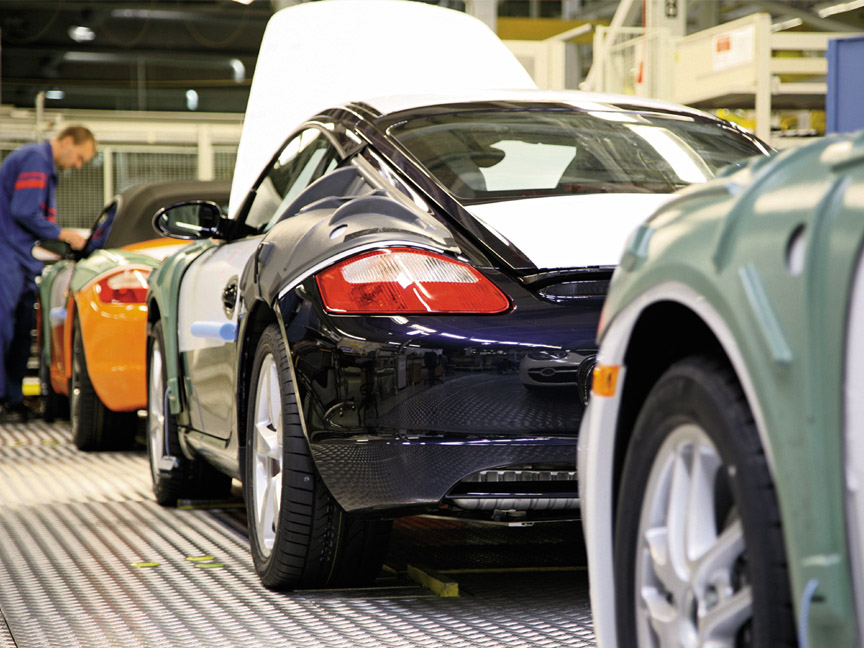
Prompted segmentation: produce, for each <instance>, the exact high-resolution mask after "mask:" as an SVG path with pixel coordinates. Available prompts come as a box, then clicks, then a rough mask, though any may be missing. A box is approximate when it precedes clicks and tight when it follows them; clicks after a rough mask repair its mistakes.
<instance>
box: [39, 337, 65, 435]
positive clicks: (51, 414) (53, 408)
mask: <svg viewBox="0 0 864 648" xmlns="http://www.w3.org/2000/svg"><path fill="white" fill-rule="evenodd" d="M39 384H40V387H41V389H40V395H41V400H42V419H43V420H44V421H45V422H46V423H53V422H54V421H56V420H57V419H58V418H63V419H68V418H69V398H67V397H66V396H64V395H63V394H58V393H57V392H56V391H54V387H53V386H52V385H51V371H50V369H49V367H48V363H47V362H46V361H45V357H44V355H43V354H42V353H40V354H39Z"/></svg>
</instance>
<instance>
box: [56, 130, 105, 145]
mask: <svg viewBox="0 0 864 648" xmlns="http://www.w3.org/2000/svg"><path fill="white" fill-rule="evenodd" d="M66 137H71V138H72V141H73V142H75V144H79V145H80V144H84V143H85V142H93V147H94V148H95V147H96V137H95V136H94V135H93V132H92V131H91V130H90V129H89V128H87V127H85V126H79V125H74V126H67V127H66V128H64V129H63V130H62V131H60V134H59V135H57V139H58V140H61V139H64V138H66Z"/></svg>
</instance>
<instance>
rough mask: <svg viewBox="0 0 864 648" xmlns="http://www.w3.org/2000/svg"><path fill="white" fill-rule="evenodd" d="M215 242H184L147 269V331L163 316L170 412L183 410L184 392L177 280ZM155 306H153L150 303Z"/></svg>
mask: <svg viewBox="0 0 864 648" xmlns="http://www.w3.org/2000/svg"><path fill="white" fill-rule="evenodd" d="M215 245H217V243H216V242H215V241H213V240H211V239H206V240H203V241H197V242H195V243H193V244H191V245H187V246H186V247H184V248H182V249H181V250H179V251H178V252H176V253H175V254H173V255H171V256H169V257H168V258H167V259H165V261H164V262H163V263H162V264H161V265H160V266H159V267H158V268H156V269H155V270H154V271H153V272H151V273H150V277H149V278H148V281H147V283H148V286H149V290H148V296H147V304H148V319H147V321H148V333H149V326H150V325H151V324H153V323H154V322H155V321H156V320H157V319H161V320H162V323H163V325H162V331H163V332H164V336H165V339H164V340H163V345H164V349H163V354H164V358H163V359H164V362H165V370H166V374H167V382H166V388H167V389H168V407H169V409H170V411H171V413H172V414H175V415H177V414H180V413H181V411H182V406H183V403H184V402H185V401H184V400H183V392H182V380H181V369H180V352H179V347H178V344H177V308H178V302H179V297H180V282H181V280H182V278H183V274H184V273H185V272H186V269H187V268H188V267H189V264H191V263H192V261H194V260H195V259H197V258H198V257H199V256H200V255H201V254H203V253H204V252H205V251H206V250H208V249H210V248H211V247H213V246H215ZM153 306H155V308H154V307H153Z"/></svg>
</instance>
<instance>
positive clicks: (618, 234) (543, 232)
mask: <svg viewBox="0 0 864 648" xmlns="http://www.w3.org/2000/svg"><path fill="white" fill-rule="evenodd" d="M673 196H675V194H630V193H620V194H608V193H607V194H580V195H575V196H547V197H544V198H525V199H522V200H507V201H502V202H496V203H484V204H478V205H469V206H468V208H467V209H468V211H469V212H470V213H471V214H472V215H473V216H474V217H475V218H477V220H479V221H480V222H482V223H483V224H484V225H485V226H486V227H487V228H489V229H490V230H492V232H493V233H494V234H495V235H497V236H498V237H499V238H501V239H503V240H504V241H505V242H507V243H510V244H512V245H515V246H516V247H517V248H519V249H520V250H521V251H522V252H523V253H524V254H525V255H526V256H527V257H528V258H529V259H530V260H531V262H532V263H534V265H536V266H537V267H538V268H540V269H555V268H577V267H586V266H614V265H617V264H618V262H619V261H620V259H621V255H622V253H623V252H624V246H625V244H626V243H627V239H628V238H629V236H630V233H631V232H632V231H633V230H634V229H636V227H637V226H638V225H639V224H640V223H641V222H642V221H644V220H645V219H646V218H647V217H648V216H650V215H651V214H652V213H653V212H654V210H656V209H657V208H658V207H660V206H661V205H662V204H664V203H666V202H667V201H669V200H670V199H671V198H672V197H673Z"/></svg>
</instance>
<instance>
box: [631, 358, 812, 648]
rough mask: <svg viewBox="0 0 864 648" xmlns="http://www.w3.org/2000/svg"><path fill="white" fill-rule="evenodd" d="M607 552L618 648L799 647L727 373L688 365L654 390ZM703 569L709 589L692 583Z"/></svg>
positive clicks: (767, 494)
mask: <svg viewBox="0 0 864 648" xmlns="http://www.w3.org/2000/svg"><path fill="white" fill-rule="evenodd" d="M696 458H698V461H696ZM697 467H698V468H699V470H696V468H697ZM700 487H701V488H700ZM694 498H698V500H697V499H694ZM676 505H677V506H681V508H680V509H678V508H676ZM649 539H650V540H649ZM664 539H665V540H664ZM649 544H651V547H652V548H653V549H654V550H655V551H654V552H653V553H652V552H651V551H649ZM721 547H725V551H723V552H721V551H720V550H719V549H720V548H721ZM712 549H713V550H714V551H711V550H712ZM614 552H615V553H614V569H615V588H616V613H617V614H616V616H617V625H618V645H620V646H633V647H638V648H644V647H646V646H652V647H653V646H667V645H681V644H680V643H676V642H680V641H682V639H681V637H684V636H687V637H688V641H685V642H684V643H685V644H686V645H693V646H696V645H699V646H702V645H704V643H705V641H706V640H707V639H708V638H710V633H711V632H714V633H716V636H715V639H718V642H717V645H722V644H723V643H724V640H725V642H726V643H727V644H728V645H734V646H755V647H762V648H778V647H782V646H795V645H796V638H795V625H794V623H795V622H794V613H793V608H792V599H791V594H790V588H789V580H788V572H787V565H786V550H785V544H784V541H783V535H782V528H781V520H780V515H779V508H778V505H777V497H776V493H775V491H774V486H773V482H772V479H771V475H770V472H769V470H768V464H767V462H766V459H765V453H764V450H763V448H762V445H761V442H760V439H759V435H758V432H757V429H756V426H755V423H754V421H753V416H752V414H751V412H750V409H749V407H748V405H747V402H746V399H745V396H744V394H743V392H742V391H741V388H740V386H739V384H738V382H737V380H736V378H735V375H734V373H733V372H732V370H731V368H729V367H728V366H727V365H725V364H721V363H719V362H716V361H714V360H711V359H708V358H703V357H696V358H689V359H686V360H683V361H681V362H679V363H678V364H676V365H674V366H673V367H671V368H670V369H669V370H668V371H667V372H666V373H665V374H664V375H663V376H662V377H661V378H660V380H659V381H658V382H657V384H656V385H655V386H654V388H653V389H652V390H651V393H650V394H649V396H648V398H647V399H646V401H645V403H644V405H643V407H642V410H641V412H640V414H639V416H638V419H637V421H636V425H635V428H634V434H633V438H632V439H631V441H630V444H629V448H628V451H627V456H626V459H625V463H624V469H623V477H622V481H621V487H620V490H619V495H618V507H617V514H616V524H615V549H614ZM709 557H710V558H709ZM712 559H713V560H712ZM709 565H710V567H711V568H710V573H711V574H713V576H712V578H713V580H708V581H707V582H706V581H705V579H702V580H700V579H699V578H698V576H697V574H699V573H700V572H699V569H700V568H701V569H702V570H703V571H709V569H708V567H709ZM748 592H749V596H750V603H749V605H748V604H747V600H748V599H747V597H748ZM649 602H650V605H649ZM736 605H737V606H738V608H737V610H736ZM652 609H653V610H654V616H653V617H652V613H651V612H649V610H652ZM652 618H653V620H652ZM718 618H724V619H725V620H726V621H727V625H726V626H723V625H722V624H717V623H716V622H717V620H718ZM661 619H662V621H661ZM711 628H713V630H711ZM690 641H692V643H691V642H690Z"/></svg>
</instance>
